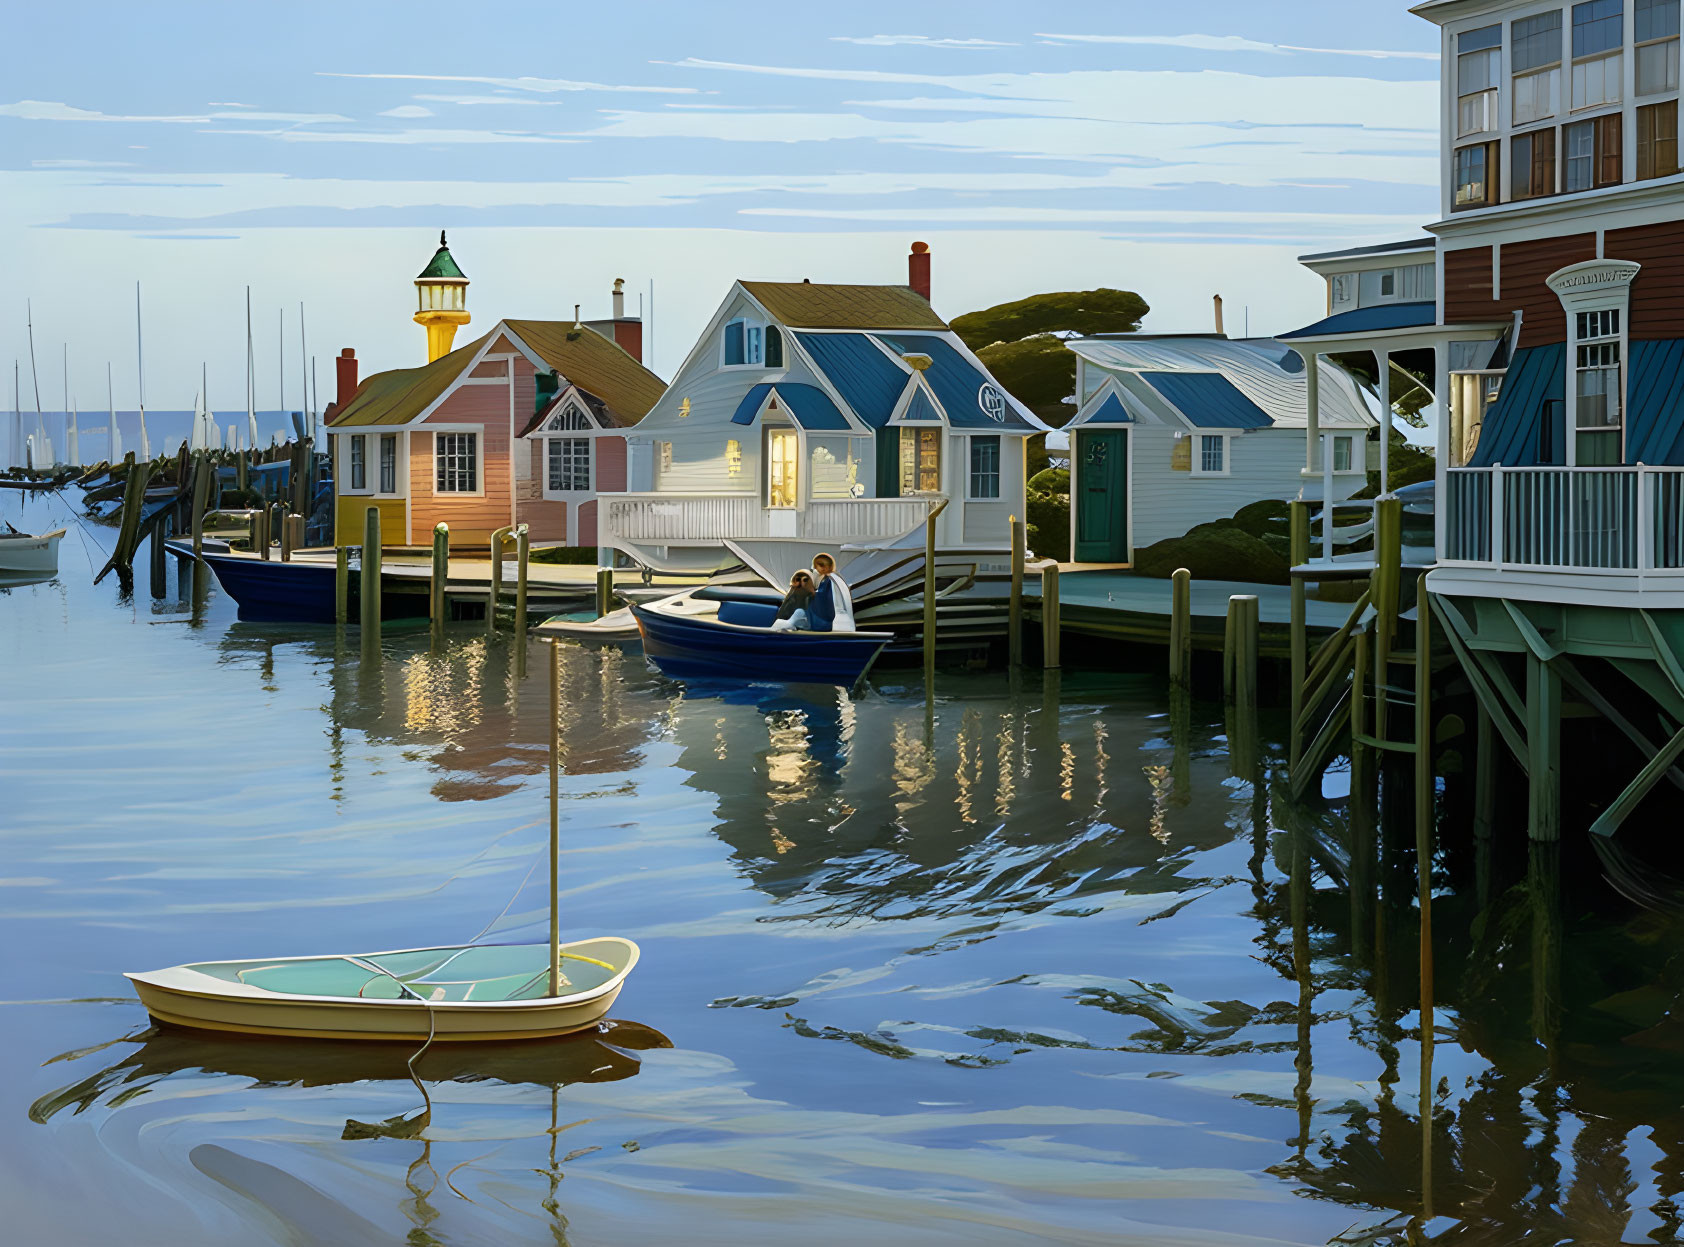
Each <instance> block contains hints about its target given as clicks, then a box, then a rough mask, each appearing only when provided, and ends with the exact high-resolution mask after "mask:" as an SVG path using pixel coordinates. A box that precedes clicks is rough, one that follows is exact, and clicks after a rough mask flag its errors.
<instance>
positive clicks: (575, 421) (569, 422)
mask: <svg viewBox="0 0 1684 1247" xmlns="http://www.w3.org/2000/svg"><path fill="white" fill-rule="evenodd" d="M544 427H545V428H546V429H554V430H557V431H562V430H568V431H573V430H584V429H589V428H591V427H593V426H592V425H591V422H590V418H589V417H588V416H586V415H585V413H584V412H583V411H581V410H580V409H579V407H578V405H577V404H575V403H568V404H567V406H566V407H564V408H563V409H562V410H561V411H559V412H557V413H556V414H555V415H554V416H551V417H550V422H549V424H547V425H546V426H544Z"/></svg>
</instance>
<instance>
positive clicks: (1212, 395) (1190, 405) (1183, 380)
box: [1140, 372, 1274, 429]
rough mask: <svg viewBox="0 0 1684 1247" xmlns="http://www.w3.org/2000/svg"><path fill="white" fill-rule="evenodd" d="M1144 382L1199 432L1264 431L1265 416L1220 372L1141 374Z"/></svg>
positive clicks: (1260, 409) (1268, 422)
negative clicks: (1199, 430) (1206, 430)
mask: <svg viewBox="0 0 1684 1247" xmlns="http://www.w3.org/2000/svg"><path fill="white" fill-rule="evenodd" d="M1140 379H1141V380H1142V381H1144V382H1146V384H1147V385H1149V386H1151V387H1152V388H1153V389H1154V390H1156V391H1157V392H1158V393H1159V394H1161V395H1163V397H1164V398H1165V399H1166V400H1168V402H1169V403H1170V404H1171V405H1172V406H1173V407H1174V408H1175V409H1176V410H1177V411H1179V412H1180V413H1181V414H1182V415H1183V416H1185V417H1186V418H1187V422H1188V423H1189V424H1191V425H1193V426H1194V427H1196V428H1200V429H1266V428H1268V427H1269V426H1270V425H1271V424H1273V423H1274V421H1273V420H1271V419H1269V417H1268V414H1267V413H1266V412H1264V410H1263V409H1262V408H1261V407H1259V406H1258V405H1257V404H1256V403H1254V402H1252V401H1251V400H1250V399H1249V398H1247V397H1246V396H1245V395H1244V394H1241V393H1240V392H1239V391H1238V390H1237V389H1235V388H1234V383H1233V382H1232V381H1230V380H1228V378H1227V377H1225V376H1223V375H1222V374H1221V373H1219V372H1143V373H1141V374H1140Z"/></svg>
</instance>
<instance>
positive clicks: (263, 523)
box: [251, 506, 269, 563]
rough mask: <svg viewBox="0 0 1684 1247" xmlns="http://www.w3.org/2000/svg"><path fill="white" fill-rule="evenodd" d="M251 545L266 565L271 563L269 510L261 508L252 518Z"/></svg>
mask: <svg viewBox="0 0 1684 1247" xmlns="http://www.w3.org/2000/svg"><path fill="white" fill-rule="evenodd" d="M251 543H252V545H253V546H254V547H255V548H256V550H257V557H258V558H260V559H262V560H263V561H264V562H265V563H267V562H268V561H269V508H268V507H267V506H262V507H259V508H258V509H257V510H256V511H254V512H253V513H252V517H251Z"/></svg>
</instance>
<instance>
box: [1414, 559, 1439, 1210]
mask: <svg viewBox="0 0 1684 1247" xmlns="http://www.w3.org/2000/svg"><path fill="white" fill-rule="evenodd" d="M1432 691H1433V606H1432V598H1431V597H1429V596H1428V594H1427V592H1426V586H1425V585H1423V586H1422V591H1421V594H1420V598H1419V601H1418V604H1417V606H1416V611H1415V875H1416V886H1417V889H1418V892H1419V898H1420V899H1419V903H1420V912H1421V947H1420V965H1421V1015H1420V1016H1421V1086H1420V1110H1419V1111H1420V1115H1421V1118H1422V1123H1423V1124H1422V1131H1421V1170H1422V1172H1421V1180H1422V1200H1423V1204H1424V1205H1426V1206H1425V1207H1423V1209H1422V1215H1423V1216H1424V1217H1429V1218H1430V1217H1431V1216H1432V1210H1431V1206H1430V1205H1431V1200H1432V1193H1431V1183H1432V1130H1431V1126H1430V1123H1431V1120H1432V1106H1433V1081H1432V1080H1433V1070H1432V1066H1433V824H1434V814H1435V812H1436V807H1435V797H1436V792H1435V788H1436V785H1435V784H1434V782H1433V715H1432Z"/></svg>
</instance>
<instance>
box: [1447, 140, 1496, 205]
mask: <svg viewBox="0 0 1684 1247" xmlns="http://www.w3.org/2000/svg"><path fill="white" fill-rule="evenodd" d="M1496 150H1497V145H1496V144H1495V143H1475V144H1474V145H1473V146H1472V147H1458V148H1457V149H1456V183H1455V185H1456V197H1455V200H1454V203H1455V206H1456V207H1458V208H1483V207H1485V206H1486V205H1487V204H1490V203H1492V202H1494V200H1493V197H1492V194H1491V175H1492V174H1493V173H1495V172H1496V167H1497V159H1496Z"/></svg>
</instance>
